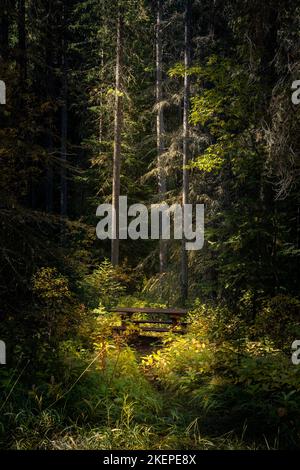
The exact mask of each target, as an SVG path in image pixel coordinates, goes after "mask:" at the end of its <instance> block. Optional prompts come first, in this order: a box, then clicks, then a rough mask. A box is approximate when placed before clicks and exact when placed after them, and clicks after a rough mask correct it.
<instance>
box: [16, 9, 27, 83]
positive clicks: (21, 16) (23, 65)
mask: <svg viewBox="0 0 300 470" xmlns="http://www.w3.org/2000/svg"><path fill="white" fill-rule="evenodd" d="M25 15H26V10H25V0H18V49H19V50H18V62H19V66H20V88H21V90H22V91H24V89H25V82H26V78H27V59H26V19H25Z"/></svg>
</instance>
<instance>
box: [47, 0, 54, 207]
mask: <svg viewBox="0 0 300 470" xmlns="http://www.w3.org/2000/svg"><path fill="white" fill-rule="evenodd" d="M46 7H47V13H48V18H47V24H46V28H47V41H48V42H47V45H46V73H47V80H46V90H47V91H46V92H47V100H48V101H49V102H52V100H53V97H54V77H53V73H54V72H53V69H54V65H53V63H54V47H53V44H54V32H53V27H52V24H51V15H52V14H53V12H52V8H51V1H50V0H47V2H46ZM47 114H48V115H47V134H46V139H45V140H46V149H47V152H48V161H47V168H46V212H48V213H51V212H53V202H54V170H53V164H52V156H53V151H54V150H53V120H54V117H53V110H52V109H50V110H49V111H48V113H47Z"/></svg>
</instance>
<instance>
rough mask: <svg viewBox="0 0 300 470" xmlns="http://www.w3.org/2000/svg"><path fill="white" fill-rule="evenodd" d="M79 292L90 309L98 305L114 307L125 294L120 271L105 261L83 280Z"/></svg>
mask: <svg viewBox="0 0 300 470" xmlns="http://www.w3.org/2000/svg"><path fill="white" fill-rule="evenodd" d="M81 290H82V293H83V297H84V300H85V302H86V304H87V305H88V306H90V307H92V308H96V307H98V306H99V304H100V305H102V306H105V307H111V306H114V305H116V304H117V303H118V300H119V298H120V297H121V295H122V294H123V293H124V292H125V283H124V282H123V276H122V273H121V270H120V269H119V268H115V267H114V266H113V265H112V264H111V262H110V261H108V260H107V259H106V260H104V261H103V262H102V263H101V264H100V265H99V266H97V267H96V269H94V271H93V272H92V273H91V274H88V275H87V276H86V277H85V278H84V279H83V281H82V282H81Z"/></svg>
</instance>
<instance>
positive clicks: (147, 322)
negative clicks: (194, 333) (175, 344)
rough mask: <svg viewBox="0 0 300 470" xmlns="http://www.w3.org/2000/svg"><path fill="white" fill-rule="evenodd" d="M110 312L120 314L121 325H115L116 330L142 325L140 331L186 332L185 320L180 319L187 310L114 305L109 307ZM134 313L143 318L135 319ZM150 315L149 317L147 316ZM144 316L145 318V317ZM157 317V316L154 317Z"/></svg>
mask: <svg viewBox="0 0 300 470" xmlns="http://www.w3.org/2000/svg"><path fill="white" fill-rule="evenodd" d="M110 311H111V312H115V313H118V314H119V315H120V316H121V326H118V327H115V330H116V331H126V329H127V327H128V326H129V325H130V324H131V325H138V326H139V327H140V325H143V326H141V327H140V328H139V330H140V331H144V332H151V333H167V332H169V331H173V332H174V333H179V334H183V333H185V332H186V325H187V322H186V321H182V319H183V318H184V317H185V316H186V314H187V310H184V309H174V308H153V307H143V308H140V307H116V308H111V309H110ZM135 314H143V319H142V320H139V319H135V318H133V316H134V315H135ZM147 316H150V318H147ZM145 317H146V318H145ZM155 317H157V318H155ZM158 325H163V326H158Z"/></svg>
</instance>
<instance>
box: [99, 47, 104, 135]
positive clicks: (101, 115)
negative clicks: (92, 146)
mask: <svg viewBox="0 0 300 470" xmlns="http://www.w3.org/2000/svg"><path fill="white" fill-rule="evenodd" d="M103 67H104V51H103V49H102V50H101V70H100V81H101V91H100V98H99V106H100V113H99V144H101V143H102V140H103V89H102V86H103Z"/></svg>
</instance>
